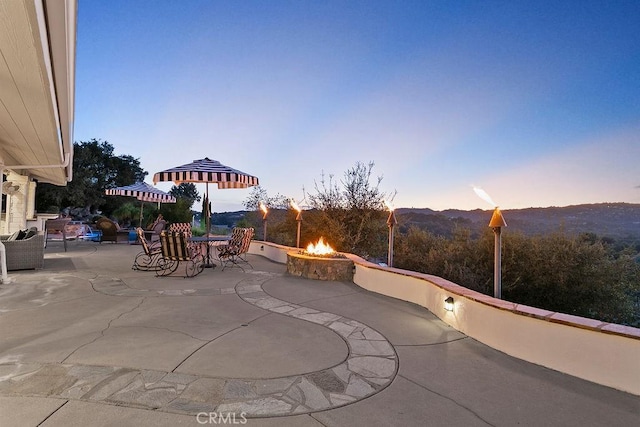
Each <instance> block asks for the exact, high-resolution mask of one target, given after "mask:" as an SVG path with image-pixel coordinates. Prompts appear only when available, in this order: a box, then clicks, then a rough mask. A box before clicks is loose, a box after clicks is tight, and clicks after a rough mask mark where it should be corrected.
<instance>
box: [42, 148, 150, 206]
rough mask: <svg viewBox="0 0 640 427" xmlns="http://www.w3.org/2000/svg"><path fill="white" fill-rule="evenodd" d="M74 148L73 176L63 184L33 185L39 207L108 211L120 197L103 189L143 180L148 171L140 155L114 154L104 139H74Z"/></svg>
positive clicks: (119, 203) (117, 204) (116, 203)
mask: <svg viewBox="0 0 640 427" xmlns="http://www.w3.org/2000/svg"><path fill="white" fill-rule="evenodd" d="M73 150H74V154H73V179H72V180H71V181H70V182H69V183H68V184H67V185H66V186H65V187H59V186H55V185H52V184H47V183H41V184H39V185H38V186H37V187H36V206H37V209H38V210H39V211H52V210H55V209H57V210H60V209H61V208H64V207H84V208H88V209H89V210H91V211H95V210H96V209H102V210H103V211H104V212H106V213H110V212H111V211H113V210H114V209H115V208H117V207H118V206H119V205H121V204H122V201H121V200H120V198H116V197H107V196H106V195H105V190H106V189H108V188H114V187H120V186H125V185H131V184H134V183H135V182H137V181H144V178H145V176H147V174H148V173H147V172H146V171H144V170H143V169H142V168H141V167H140V160H139V159H136V158H133V157H132V156H129V155H122V156H116V155H115V154H114V148H113V145H111V144H110V143H108V142H107V141H101V140H96V139H92V140H90V141H86V142H83V141H80V142H75V143H74V144H73Z"/></svg>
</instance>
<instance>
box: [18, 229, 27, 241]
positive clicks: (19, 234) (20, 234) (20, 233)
mask: <svg viewBox="0 0 640 427" xmlns="http://www.w3.org/2000/svg"><path fill="white" fill-rule="evenodd" d="M26 235H27V230H20V231H18V237H16V240H22V239H24V236H26Z"/></svg>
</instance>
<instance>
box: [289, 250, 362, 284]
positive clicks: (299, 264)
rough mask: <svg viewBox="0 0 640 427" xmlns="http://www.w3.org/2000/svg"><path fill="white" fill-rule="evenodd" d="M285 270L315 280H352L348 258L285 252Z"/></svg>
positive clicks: (350, 263) (351, 267) (350, 262)
mask: <svg viewBox="0 0 640 427" xmlns="http://www.w3.org/2000/svg"><path fill="white" fill-rule="evenodd" d="M287 272H288V273H289V274H292V275H294V276H301V277H306V278H307V279H315V280H335V281H338V282H344V281H348V282H351V281H352V280H353V261H351V260H350V259H348V258H322V257H314V256H309V255H304V254H300V253H297V252H287Z"/></svg>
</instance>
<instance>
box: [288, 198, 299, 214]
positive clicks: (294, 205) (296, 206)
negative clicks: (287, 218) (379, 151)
mask: <svg viewBox="0 0 640 427" xmlns="http://www.w3.org/2000/svg"><path fill="white" fill-rule="evenodd" d="M289 204H290V205H291V207H292V208H293V209H295V210H296V211H298V212H300V211H302V209H300V207H299V206H298V204H297V203H296V201H295V200H293V199H291V200H289Z"/></svg>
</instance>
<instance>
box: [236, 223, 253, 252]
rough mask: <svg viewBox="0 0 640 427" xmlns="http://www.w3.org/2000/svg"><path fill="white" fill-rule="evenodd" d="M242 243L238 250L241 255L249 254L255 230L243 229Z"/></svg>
mask: <svg viewBox="0 0 640 427" xmlns="http://www.w3.org/2000/svg"><path fill="white" fill-rule="evenodd" d="M243 231H244V233H243V235H242V242H241V243H240V249H239V250H238V253H239V254H244V253H247V252H249V247H250V246H251V239H253V234H254V229H253V228H243Z"/></svg>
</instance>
